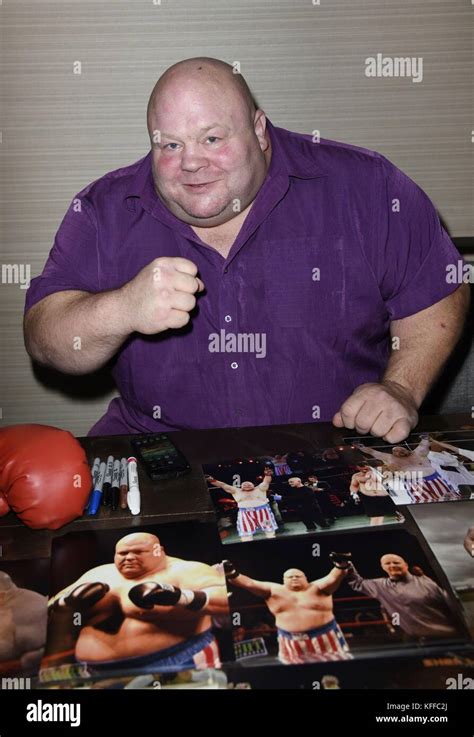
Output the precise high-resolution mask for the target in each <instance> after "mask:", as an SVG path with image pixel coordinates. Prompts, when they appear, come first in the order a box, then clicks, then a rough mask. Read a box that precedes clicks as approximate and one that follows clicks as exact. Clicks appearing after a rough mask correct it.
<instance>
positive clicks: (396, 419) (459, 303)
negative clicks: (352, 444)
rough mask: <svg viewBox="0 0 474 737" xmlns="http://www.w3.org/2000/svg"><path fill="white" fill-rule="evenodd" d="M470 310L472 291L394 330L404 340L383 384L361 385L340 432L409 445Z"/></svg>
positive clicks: (340, 420)
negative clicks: (350, 431)
mask: <svg viewBox="0 0 474 737" xmlns="http://www.w3.org/2000/svg"><path fill="white" fill-rule="evenodd" d="M468 306H469V286H468V285H467V284H461V286H460V287H459V288H458V289H456V291H455V292H453V293H452V294H450V295H449V296H448V297H445V298H444V299H442V300H440V301H439V302H437V303H436V304H434V305H431V307H428V308H427V309H425V310H421V311H420V312H417V313H416V314H414V315H410V316H409V317H405V318H403V319H402V320H394V321H393V322H392V324H391V326H390V332H391V334H392V338H395V337H396V338H398V344H399V348H398V350H392V353H391V355H390V358H389V360H388V363H387V367H386V371H385V374H384V377H383V379H382V381H381V382H380V383H368V384H361V385H360V386H358V387H357V388H356V389H355V390H354V392H353V393H352V394H351V396H350V397H348V398H347V399H346V400H345V402H343V404H342V405H341V407H340V409H339V410H338V412H336V414H335V415H334V417H333V423H334V425H335V426H336V427H347V428H349V429H354V428H355V429H356V430H357V432H359V433H362V434H366V433H369V432H370V433H371V434H372V435H375V436H377V437H383V438H384V440H386V441H387V442H388V443H399V442H400V441H402V440H404V439H405V438H406V437H407V435H409V433H410V431H411V430H412V429H413V428H414V427H415V426H416V425H417V423H418V408H419V407H420V405H421V403H422V401H423V399H424V398H425V396H426V395H427V393H428V391H429V390H430V388H431V387H432V386H433V384H434V382H435V380H436V379H437V377H438V375H439V374H440V372H441V369H442V368H443V366H444V364H445V362H446V360H447V358H448V357H449V355H450V353H451V351H452V349H453V348H454V346H455V344H456V342H457V341H458V339H459V337H460V335H461V332H462V329H463V324H464V319H465V316H466V313H467V309H468Z"/></svg>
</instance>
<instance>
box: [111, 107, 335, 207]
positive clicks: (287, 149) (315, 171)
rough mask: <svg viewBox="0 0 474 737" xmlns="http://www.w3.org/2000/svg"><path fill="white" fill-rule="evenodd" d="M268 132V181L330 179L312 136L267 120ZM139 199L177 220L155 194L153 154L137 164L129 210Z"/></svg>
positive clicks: (128, 196)
mask: <svg viewBox="0 0 474 737" xmlns="http://www.w3.org/2000/svg"><path fill="white" fill-rule="evenodd" d="M267 129H268V131H269V135H270V140H271V143H272V158H271V162H270V168H269V170H268V172H267V177H266V179H268V178H270V179H271V178H274V177H275V176H277V175H278V174H280V175H284V176H285V175H286V176H287V177H298V178H300V179H315V178H317V177H323V176H327V174H326V172H324V171H322V170H321V169H320V167H319V165H318V163H317V160H316V155H315V154H317V149H316V152H315V151H314V149H312V147H313V146H318V144H317V143H312V139H311V136H310V135H301V134H295V133H293V132H292V131H288V130H286V129H285V128H278V127H276V126H274V125H273V124H272V123H271V121H270V120H269V119H268V118H267ZM262 186H263V185H262ZM137 198H138V199H140V201H141V203H142V205H143V207H144V208H145V210H147V211H148V212H150V213H154V214H157V211H160V214H161V215H162V217H163V216H164V217H165V218H167V213H169V215H170V218H171V220H172V221H176V218H175V216H174V215H173V214H172V213H171V212H170V211H169V210H168V208H167V207H165V205H164V204H163V203H162V202H161V200H160V199H159V197H158V195H157V194H156V191H155V185H154V182H153V175H152V169H151V151H150V152H149V153H148V154H147V155H146V156H144V157H143V158H142V159H140V160H139V161H138V162H137V168H136V170H135V172H134V173H133V175H132V177H131V179H130V180H129V185H128V187H127V190H126V193H125V196H124V201H125V203H126V205H127V207H128V208H130V209H132V210H134V209H135V201H136V199H137Z"/></svg>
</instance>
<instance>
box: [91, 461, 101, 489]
mask: <svg viewBox="0 0 474 737" xmlns="http://www.w3.org/2000/svg"><path fill="white" fill-rule="evenodd" d="M99 468H100V458H94V463H93V464H92V468H91V475H92V481H93V483H94V484H95V480H96V478H97V474H98V473H99Z"/></svg>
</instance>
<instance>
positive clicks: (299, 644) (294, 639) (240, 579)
mask: <svg viewBox="0 0 474 737" xmlns="http://www.w3.org/2000/svg"><path fill="white" fill-rule="evenodd" d="M330 558H331V561H332V563H333V568H332V569H331V570H330V571H329V573H328V574H327V576H323V577H322V578H319V579H317V580H315V581H311V582H309V581H308V579H307V578H306V575H305V574H304V573H303V571H300V570H299V569H298V568H289V569H288V570H287V571H285V573H284V574H283V584H280V583H274V582H273V581H256V580H255V579H253V578H250V577H249V576H244V575H243V574H241V573H239V571H237V569H236V568H235V566H234V565H233V563H231V561H228V560H227V561H224V569H225V571H226V577H227V580H228V581H229V583H230V584H231V585H232V586H238V587H239V588H242V589H245V590H246V591H250V592H251V593H252V594H255V595H256V596H259V597H261V598H262V599H264V601H265V604H266V605H267V607H268V609H269V610H270V612H271V613H272V614H273V616H274V617H275V624H276V626H277V628H278V659H279V660H280V661H281V662H282V663H284V664H285V665H296V664H299V663H313V662H320V661H327V660H349V659H351V658H352V655H351V654H350V652H349V646H348V644H347V642H346V640H345V637H344V635H343V633H342V630H341V628H340V627H339V625H338V624H337V622H336V620H335V619H334V612H333V599H332V594H333V593H334V592H335V591H337V589H338V587H339V585H340V583H341V581H342V580H343V579H344V578H345V576H346V573H347V569H348V561H347V558H346V556H345V555H344V554H338V553H331V555H330Z"/></svg>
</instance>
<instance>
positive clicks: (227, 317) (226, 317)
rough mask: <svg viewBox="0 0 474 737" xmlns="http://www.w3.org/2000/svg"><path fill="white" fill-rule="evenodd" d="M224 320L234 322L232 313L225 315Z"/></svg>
mask: <svg viewBox="0 0 474 737" xmlns="http://www.w3.org/2000/svg"><path fill="white" fill-rule="evenodd" d="M224 320H225V321H226V322H232V318H231V316H230V315H226V316H225V317H224Z"/></svg>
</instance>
